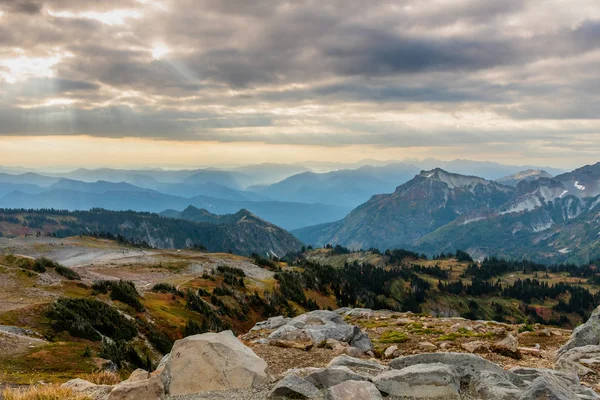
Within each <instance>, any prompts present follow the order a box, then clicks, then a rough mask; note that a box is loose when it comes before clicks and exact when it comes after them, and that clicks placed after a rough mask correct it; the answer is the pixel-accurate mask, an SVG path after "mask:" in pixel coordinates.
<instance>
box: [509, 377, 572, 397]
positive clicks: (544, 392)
mask: <svg viewBox="0 0 600 400" xmlns="http://www.w3.org/2000/svg"><path fill="white" fill-rule="evenodd" d="M532 399H543V400H581V399H580V398H579V397H578V396H577V393H575V392H574V391H573V390H571V389H569V388H568V387H566V386H565V385H564V382H562V381H561V380H560V379H558V378H557V377H554V376H552V375H544V376H541V377H539V378H537V379H536V380H534V381H533V383H532V384H531V385H530V386H529V388H528V389H527V390H525V391H524V392H522V393H521V395H520V396H519V397H518V400H532Z"/></svg>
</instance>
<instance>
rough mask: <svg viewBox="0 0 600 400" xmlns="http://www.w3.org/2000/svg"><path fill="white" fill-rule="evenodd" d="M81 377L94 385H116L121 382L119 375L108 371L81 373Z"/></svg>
mask: <svg viewBox="0 0 600 400" xmlns="http://www.w3.org/2000/svg"><path fill="white" fill-rule="evenodd" d="M81 379H85V380H86V381H88V382H92V383H95V384H96V385H116V384H117V383H121V377H120V376H119V375H118V374H117V373H115V372H110V371H99V372H92V373H91V374H85V375H83V376H82V377H81Z"/></svg>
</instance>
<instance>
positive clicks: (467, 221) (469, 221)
mask: <svg viewBox="0 0 600 400" xmlns="http://www.w3.org/2000/svg"><path fill="white" fill-rule="evenodd" d="M482 219H485V217H474V218H469V219H465V220H464V221H463V222H462V223H461V225H468V224H470V223H473V222H477V221H481V220H482Z"/></svg>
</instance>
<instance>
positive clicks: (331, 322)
mask: <svg viewBox="0 0 600 400" xmlns="http://www.w3.org/2000/svg"><path fill="white" fill-rule="evenodd" d="M598 364H600V307H599V308H598V309H597V310H596V311H595V312H594V314H593V315H592V316H591V318H590V319H589V320H588V322H587V323H586V324H584V325H582V326H580V327H579V328H577V329H576V330H575V331H574V332H572V333H571V332H570V331H567V330H563V329H554V328H548V327H544V326H527V325H508V324H501V323H497V322H489V321H488V322H486V321H468V320H464V319H460V318H433V317H430V316H425V315H415V314H410V313H395V312H391V311H371V310H365V309H339V310H336V311H335V312H331V311H313V312H309V313H306V314H303V315H300V316H298V317H296V318H293V319H290V318H284V317H274V318H271V319H269V320H268V321H264V322H261V323H258V324H257V325H256V326H255V327H254V328H253V329H252V330H251V331H250V332H248V333H247V334H245V335H242V336H240V337H238V338H235V337H234V336H233V335H232V334H231V332H222V333H218V334H214V333H211V334H203V335H196V336H190V337H188V338H185V339H182V340H180V341H177V342H176V344H175V346H174V347H173V350H172V352H171V354H169V355H167V356H166V357H165V358H164V359H163V361H162V362H161V365H160V366H159V367H158V369H157V370H156V371H155V372H153V373H152V374H148V373H147V372H145V371H140V370H138V371H136V372H134V374H132V377H131V378H129V379H128V380H127V381H125V382H122V383H121V384H118V385H116V386H114V387H112V386H110V387H109V386H107V387H101V386H97V385H92V384H90V383H89V382H85V381H82V380H76V381H71V382H68V383H67V384H65V385H66V386H69V387H71V388H73V389H74V390H77V391H82V392H84V393H87V394H90V395H92V394H93V398H95V399H97V400H105V399H108V400H125V399H128V400H129V399H173V400H196V399H197V400H201V399H203V400H225V399H232V400H246V399H248V400H249V399H259V400H260V399H268V398H315V399H325V398H326V399H332V400H342V399H343V400H369V399H371V400H378V399H383V398H384V397H385V398H387V399H413V398H415V399H416V398H419V399H425V398H426V399H481V400H487V399H490V400H491V399H493V400H498V399H500V400H526V399H557V400H562V399H566V400H579V399H586V400H591V399H600V396H599V395H598V394H597V393H596V391H597V390H598V389H599V388H600V386H599V384H598V379H597V377H598V375H597V371H598V369H597V368H596V367H595V366H596V365H598ZM109 393H110V394H109Z"/></svg>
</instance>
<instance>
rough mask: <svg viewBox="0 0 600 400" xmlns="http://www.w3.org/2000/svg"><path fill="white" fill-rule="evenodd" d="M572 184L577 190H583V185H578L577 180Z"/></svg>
mask: <svg viewBox="0 0 600 400" xmlns="http://www.w3.org/2000/svg"><path fill="white" fill-rule="evenodd" d="M573 185H574V186H575V187H576V188H577V189H579V190H585V186H583V185H580V184H579V181H575V183H574V184H573Z"/></svg>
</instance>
